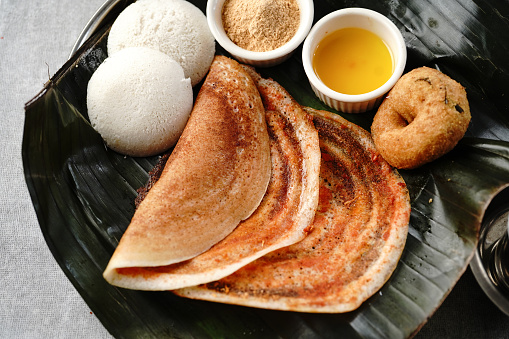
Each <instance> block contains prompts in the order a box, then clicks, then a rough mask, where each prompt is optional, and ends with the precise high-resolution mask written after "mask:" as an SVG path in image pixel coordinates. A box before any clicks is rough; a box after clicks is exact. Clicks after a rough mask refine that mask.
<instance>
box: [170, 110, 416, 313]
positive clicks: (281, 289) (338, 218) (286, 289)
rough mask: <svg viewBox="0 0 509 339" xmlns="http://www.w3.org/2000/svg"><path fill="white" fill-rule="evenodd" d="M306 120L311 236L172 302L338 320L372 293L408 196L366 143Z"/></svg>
mask: <svg viewBox="0 0 509 339" xmlns="http://www.w3.org/2000/svg"><path fill="white" fill-rule="evenodd" d="M306 110H307V112H309V113H310V114H312V115H313V119H314V124H315V127H316V128H317V130H318V133H319V137H320V148H321V152H322V157H321V168H320V198H319V204H318V208H317V212H316V215H315V218H314V221H313V229H312V231H311V233H310V234H309V235H308V236H307V237H306V238H305V239H304V240H302V241H301V242H299V243H297V244H294V245H291V246H288V247H285V248H282V249H279V250H276V251H274V252H271V253H269V254H267V255H265V256H263V257H261V258H260V259H258V260H256V261H254V262H252V263H250V264H248V265H246V266H244V267H243V268H241V269H239V270H238V271H236V272H234V273H233V274H231V275H229V276H227V277H225V278H223V279H221V280H219V281H216V282H211V283H208V284H203V285H199V286H195V287H189V288H184V289H179V290H176V291H174V292H175V293H177V294H178V295H181V296H184V297H188V298H195V299H203V300H210V301H216V302H224V303H231V304H238V305H246V306H252V307H259V308H267V309H278V310H287V311H299V312H323V313H339V312H348V311H351V310H354V309H356V308H357V307H359V305H360V304H361V303H362V302H363V301H365V300H366V299H367V298H369V297H370V296H372V295H373V294H374V293H375V292H376V291H378V290H379V289H380V288H381V287H382V286H383V284H384V283H385V282H386V281H387V279H388V278H389V277H390V275H391V274H392V272H393V271H394V269H395V267H396V265H397V263H398V261H399V258H400V256H401V253H402V251H403V248H404V245H405V241H406V236H407V231H408V221H409V216H410V202H409V196H408V191H407V189H406V185H405V183H404V181H403V179H402V178H401V177H400V175H399V174H398V172H397V171H396V170H395V169H393V168H392V167H390V166H389V165H388V163H387V162H386V161H385V160H384V159H383V158H382V157H381V156H380V155H379V153H378V152H377V151H376V149H375V147H374V144H373V142H372V140H371V138H370V135H369V134H368V133H367V132H366V131H365V130H363V129H361V128H360V127H358V126H356V125H354V124H351V123H349V122H348V121H346V120H344V119H343V118H341V117H340V116H338V115H335V114H332V113H329V112H324V111H317V110H313V109H306Z"/></svg>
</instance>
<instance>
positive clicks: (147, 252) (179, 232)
mask: <svg viewBox="0 0 509 339" xmlns="http://www.w3.org/2000/svg"><path fill="white" fill-rule="evenodd" d="M270 175H271V161H270V145H269V135H268V132H267V124H266V121H265V109H264V107H263V103H262V101H261V98H260V94H259V92H258V90H257V88H256V86H255V84H254V82H253V80H252V78H251V77H250V76H249V74H248V73H247V72H246V71H245V70H244V69H243V68H242V67H241V66H240V65H239V64H238V63H237V62H236V61H234V60H232V59H230V58H227V57H223V56H217V57H215V59H214V61H213V63H212V65H211V68H210V71H209V74H208V75H207V78H206V79H205V81H204V84H203V85H202V87H201V89H200V92H199V93H198V96H197V99H196V102H195V105H194V108H193V110H192V112H191V115H190V118H189V121H188V123H187V125H186V128H185V129H184V132H183V134H182V136H181V138H180V139H179V141H178V143H177V145H176V146H175V149H174V150H173V152H172V154H171V156H170V157H169V159H168V161H167V163H166V165H165V167H164V169H163V172H162V173H161V176H160V178H159V180H158V181H157V182H156V183H155V184H154V186H153V187H152V188H151V189H150V191H149V192H148V194H147V195H146V197H145V199H144V200H143V201H142V202H141V203H140V205H139V206H138V208H137V210H136V212H135V214H134V216H133V218H132V220H131V223H130V224H129V226H128V228H127V230H126V232H125V233H124V235H123V236H122V238H121V240H120V242H119V244H118V247H117V248H116V250H115V252H114V254H113V256H112V258H111V259H110V262H109V264H108V266H107V268H106V270H105V272H104V277H105V279H106V280H107V281H108V282H110V283H111V284H114V285H117V286H121V287H126V288H132V289H147V288H149V289H153V290H156V289H166V287H165V286H164V285H160V282H158V281H152V282H149V284H148V285H147V284H146V282H147V281H148V280H150V279H145V280H143V279H132V277H133V276H132V275H131V274H129V273H130V272H131V270H138V269H142V268H150V267H157V266H165V265H170V264H173V263H177V262H181V261H184V260H187V259H190V258H193V257H195V256H197V255H199V254H200V253H203V252H205V251H206V250H208V249H209V248H210V247H211V246H213V245H214V244H216V243H217V242H219V241H220V240H222V239H223V238H225V237H226V236H227V235H228V234H230V233H231V232H232V231H233V230H234V229H235V227H236V226H237V225H238V224H239V222H240V221H241V220H244V219H246V218H248V217H249V216H250V215H251V214H252V213H253V212H254V210H255V209H256V208H257V207H258V205H259V204H260V202H261V200H262V198H263V196H264V194H265V191H266V189H267V185H268V183H269V180H270ZM123 273H128V274H123Z"/></svg>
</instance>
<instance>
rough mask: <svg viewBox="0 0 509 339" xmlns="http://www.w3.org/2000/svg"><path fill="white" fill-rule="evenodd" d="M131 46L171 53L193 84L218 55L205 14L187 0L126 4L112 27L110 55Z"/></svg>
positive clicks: (152, 0)
mask: <svg viewBox="0 0 509 339" xmlns="http://www.w3.org/2000/svg"><path fill="white" fill-rule="evenodd" d="M132 46H144V47H150V48H154V49H158V50H160V51H161V52H163V53H166V54H168V55H169V56H170V57H171V58H172V59H174V60H176V61H177V62H178V63H180V65H181V66H182V68H183V69H184V74H185V75H186V77H188V78H191V84H192V85H193V86H194V85H196V84H197V83H199V82H200V80H202V79H203V77H204V76H205V74H207V71H208V69H209V67H210V64H211V63H212V59H213V58H214V54H215V40H214V37H213V35H212V33H211V32H210V29H209V27H208V24H207V18H206V17H205V14H203V12H202V11H201V10H200V9H199V8H198V7H196V6H195V5H193V4H191V3H189V2H187V1H184V0H138V1H136V2H135V3H133V4H131V5H129V6H128V7H126V8H125V9H124V10H123V11H122V12H121V13H120V15H119V16H118V17H117V18H116V20H115V22H114V23H113V25H112V27H111V30H110V33H109V36H108V55H113V54H114V53H116V52H118V51H119V50H121V49H123V48H126V47H132Z"/></svg>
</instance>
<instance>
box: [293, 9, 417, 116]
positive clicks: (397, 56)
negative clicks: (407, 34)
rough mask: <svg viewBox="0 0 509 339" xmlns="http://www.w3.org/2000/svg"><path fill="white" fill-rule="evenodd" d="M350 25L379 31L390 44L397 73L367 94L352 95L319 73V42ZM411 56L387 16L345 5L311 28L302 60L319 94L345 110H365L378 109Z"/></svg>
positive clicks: (352, 111)
mask: <svg viewBox="0 0 509 339" xmlns="http://www.w3.org/2000/svg"><path fill="white" fill-rule="evenodd" d="M347 27H357V28H363V29H366V30H368V31H371V32H373V33H375V34H377V35H378V36H379V37H380V38H381V39H382V40H384V41H385V43H386V44H387V46H388V47H389V49H390V51H391V53H392V57H393V62H394V65H393V66H394V72H393V73H392V76H391V77H390V78H389V80H387V82H386V83H385V84H384V85H382V86H381V87H379V88H377V89H375V90H373V91H371V92H368V93H364V94H356V95H349V94H343V93H339V92H336V91H334V90H332V89H330V88H329V87H327V86H326V85H325V84H324V83H323V82H322V81H321V80H320V79H319V78H318V76H317V75H316V73H315V71H314V69H313V65H312V60H313V54H314V52H315V49H316V46H317V44H318V43H319V42H320V41H321V40H322V39H323V38H324V37H325V36H326V35H328V34H329V33H332V32H334V31H336V30H338V29H342V28H347ZM406 58H407V51H406V46H405V41H404V39H403V36H402V35H401V32H400V31H399V29H398V28H397V27H396V25H394V23H393V22H392V21H390V20H389V19H388V18H387V17H385V16H384V15H382V14H380V13H378V12H375V11H372V10H369V9H365V8H345V9H340V10H337V11H335V12H332V13H330V14H328V15H326V16H324V17H323V18H322V19H320V20H319V21H318V22H317V23H316V24H315V25H314V26H313V28H312V29H311V32H309V35H308V36H307V38H306V40H305V41H304V45H303V48H302V63H303V66H304V71H305V72H306V75H307V77H308V79H309V83H310V84H311V87H312V89H313V91H314V92H315V94H316V95H317V96H318V97H319V98H320V100H322V101H323V102H324V103H325V104H327V105H328V106H329V107H332V108H334V109H336V110H338V111H342V112H345V113H361V112H366V111H368V110H371V109H373V108H375V107H376V106H377V105H378V104H380V102H381V101H382V99H383V97H384V95H385V93H387V92H388V91H389V90H390V89H391V88H392V87H393V86H394V84H396V82H397V81H398V79H399V78H400V77H401V75H402V74H403V71H404V69H405V64H406Z"/></svg>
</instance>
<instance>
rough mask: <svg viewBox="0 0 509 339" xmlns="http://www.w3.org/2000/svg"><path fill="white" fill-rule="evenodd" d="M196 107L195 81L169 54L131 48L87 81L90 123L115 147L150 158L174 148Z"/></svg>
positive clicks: (144, 48)
mask: <svg viewBox="0 0 509 339" xmlns="http://www.w3.org/2000/svg"><path fill="white" fill-rule="evenodd" d="M192 107H193V89H192V87H191V81H190V79H189V78H186V77H185V76H184V71H183V70H182V67H181V66H180V65H179V64H178V63H177V62H176V61H175V60H173V59H171V58H170V57H169V56H168V55H166V54H164V53H162V52H159V51H157V50H154V49H150V48H146V47H131V48H126V49H123V50H122V51H119V52H118V53H115V54H114V55H112V56H110V57H108V58H106V60H105V61H104V62H103V63H102V64H101V65H100V66H99V67H98V68H97V70H96V71H95V72H94V74H93V75H92V78H91V79H90V81H89V83H88V88H87V109H88V116H89V119H90V123H91V125H92V127H93V128H94V129H95V130H96V131H97V132H99V134H100V135H101V136H102V138H103V139H104V141H105V142H106V145H108V147H110V148H111V149H113V150H115V151H117V152H119V153H122V154H125V155H130V156H136V157H139V156H149V155H154V154H158V153H161V152H163V151H165V150H167V149H169V148H170V147H172V146H174V145H175V144H176V142H177V140H178V138H179V137H180V135H181V134H182V131H183V130H184V127H185V125H186V123H187V120H188V118H189V114H190V113H191V110H192Z"/></svg>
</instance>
